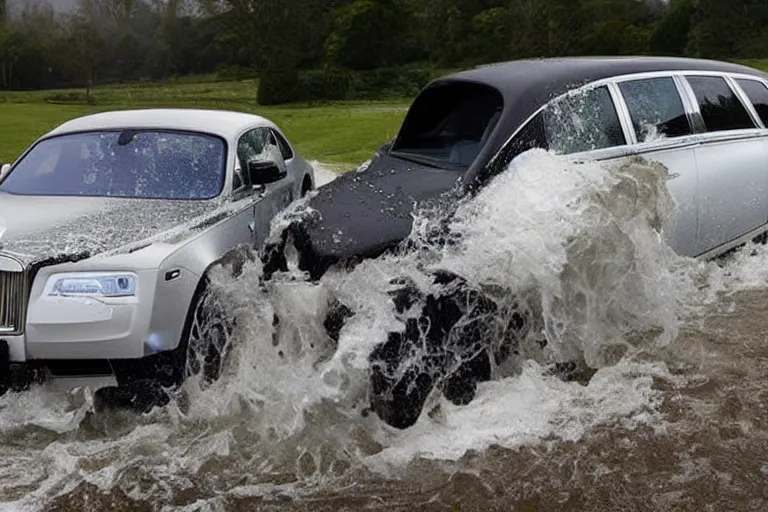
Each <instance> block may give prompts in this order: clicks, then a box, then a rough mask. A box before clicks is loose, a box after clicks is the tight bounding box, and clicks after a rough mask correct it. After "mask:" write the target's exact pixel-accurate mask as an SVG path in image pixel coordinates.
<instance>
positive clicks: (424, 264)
mask: <svg viewBox="0 0 768 512" xmlns="http://www.w3.org/2000/svg"><path fill="white" fill-rule="evenodd" d="M316 167H317V166H316ZM665 178H666V170H665V169H664V168H663V167H661V166H658V165H654V164H652V163H649V162H647V161H644V160H641V159H631V160H626V161H622V162H619V163H615V164H598V163H584V164H579V165H574V164H568V163H566V162H565V161H563V160H561V159H559V158H557V157H555V156H552V155H550V154H547V153H545V152H542V151H531V152H528V153H526V154H525V155H522V157H521V158H518V159H517V160H515V161H514V162H513V164H512V165H511V167H510V169H509V170H508V171H507V172H505V173H503V174H501V175H499V176H498V177H497V178H496V179H495V180H494V181H493V182H492V183H490V184H489V185H488V186H487V187H486V188H485V189H483V190H482V191H481V192H480V193H479V194H478V195H476V196H475V197H471V198H468V199H466V200H463V201H462V202H461V203H460V204H459V205H458V208H457V209H456V210H455V211H454V214H453V216H452V217H451V219H450V221H449V228H450V232H451V235H452V240H453V243H449V244H443V245H438V246H436V245H435V244H434V243H433V242H432V241H431V237H430V233H431V232H432V231H433V230H434V228H435V226H436V225H437V224H438V221H439V220H440V218H441V217H440V215H442V213H441V212H440V209H439V208H437V209H436V210H425V211H423V212H419V213H418V214H417V216H416V219H415V223H414V229H413V233H412V235H411V242H413V243H412V246H413V247H414V249H413V250H410V251H408V252H405V253H397V254H388V255H385V256H382V257H379V258H377V259H373V260H368V261H364V262H362V263H361V264H359V265H358V266H357V267H356V268H354V269H353V270H351V271H349V272H342V271H335V270H332V271H330V272H329V273H327V274H326V275H325V276H324V277H323V278H322V280H321V281H320V282H319V283H307V282H304V281H302V280H301V279H296V278H297V277H300V276H298V275H297V274H296V273H295V272H289V273H287V274H285V275H276V276H275V277H274V278H273V279H272V280H270V281H268V282H266V283H262V282H261V281H260V277H261V267H260V264H259V263H253V264H250V265H248V266H246V268H245V269H244V272H243V274H241V275H240V276H238V277H237V278H233V277H231V276H230V275H229V274H228V273H227V272H226V271H225V269H218V270H217V272H216V273H215V274H214V275H213V276H212V277H213V280H214V283H215V284H216V289H217V290H218V291H219V293H220V294H221V296H222V299H223V300H224V301H225V302H226V303H227V304H228V305H229V307H230V310H231V311H232V313H233V315H235V316H236V317H237V318H238V325H237V330H236V332H235V339H234V340H233V341H234V345H233V350H232V351H231V352H230V359H229V361H228V365H227V367H226V371H225V375H224V376H223V377H222V379H220V380H219V381H217V382H215V383H214V384H212V385H211V386H210V387H207V388H205V389H202V388H200V387H199V386H198V385H197V383H196V382H195V381H194V380H193V381H189V382H187V383H186V384H185V392H186V395H187V398H188V400H185V401H184V403H181V402H173V403H172V404H171V405H169V406H167V407H165V408H163V409H156V410H154V411H153V412H152V413H151V414H149V415H145V416H143V417H137V416H136V415H133V414H129V413H125V412H110V413H107V414H104V415H99V416H95V415H93V414H92V413H91V410H92V397H91V393H90V391H89V390H75V391H73V392H70V393H61V392H54V391H53V390H51V389H49V388H47V387H38V388H34V389H32V390H31V391H29V392H27V393H25V394H23V395H9V396H5V397H2V398H0V407H2V410H0V436H1V437H2V441H3V443H4V444H5V447H6V449H5V457H4V462H3V464H2V465H0V475H1V476H2V482H3V483H2V484H0V501H3V502H5V503H6V504H9V505H13V506H15V507H19V508H28V509H37V508H39V507H41V506H42V505H43V504H44V503H46V502H48V500H50V499H54V498H56V497H60V496H67V495H70V494H73V493H76V491H77V490H78V489H82V488H83V486H84V485H89V486H92V487H95V488H96V489H98V490H99V491H100V492H110V493H116V492H117V493H120V494H122V495H124V496H125V497H127V499H130V500H148V501H149V502H152V503H157V504H167V505H168V506H169V507H170V508H169V509H172V508H174V507H179V508H181V507H183V506H184V505H185V504H190V505H191V504H194V503H196V502H197V503H216V499H218V498H216V496H237V497H242V496H251V497H253V496H280V495H287V496H294V497H298V498H300V497H301V496H302V495H304V494H308V493H312V492H314V491H316V490H317V489H318V488H323V489H331V490H335V491H338V492H342V491H341V489H342V487H341V486H343V485H345V484H349V482H350V479H351V480H353V481H354V480H355V479H356V478H357V476H356V477H354V478H352V477H350V475H358V476H359V475H369V476H368V477H369V478H374V477H372V476H370V475H382V474H383V475H385V476H387V477H389V478H395V477H396V476H397V475H398V472H399V471H401V470H402V468H404V467H406V466H408V465H409V464H412V463H414V462H415V461H419V460H443V461H458V460H459V459H461V458H462V457H465V456H466V455H467V453H469V452H478V451H479V452H482V451H485V450H488V449H489V448H490V447H492V446H500V447H504V448H509V449H514V448H518V447H521V446H536V445H538V444H540V443H542V442H544V441H551V440H553V439H556V440H560V441H562V442H577V441H579V440H580V439H582V438H584V436H586V435H588V434H589V433H590V432H591V431H593V430H594V429H597V428H600V427H607V426H608V427H610V426H616V427H617V428H618V427H620V428H623V429H629V430H632V429H638V428H641V427H644V426H646V427H651V428H653V429H657V430H661V429H663V428H664V425H665V417H664V414H662V412H661V411H660V408H661V406H662V403H663V397H664V395H663V391H662V390H661V389H659V388H658V387H657V386H656V385H655V384H657V383H658V382H659V381H664V382H668V383H670V384H669V385H670V386H675V385H679V379H678V377H676V376H675V375H673V374H672V373H671V372H670V371H669V369H668V368H667V364H666V363H665V361H664V359H663V358H662V357H661V356H660V355H659V354H661V353H662V352H663V350H664V349H665V348H666V347H669V346H670V344H672V342H673V341H674V340H675V339H676V337H677V335H678V332H679V329H680V321H681V320H680V319H681V318H682V317H683V316H684V314H685V313H686V311H690V308H691V307H692V305H691V304H692V301H694V302H695V301H698V302H696V304H698V305H700V304H701V303H703V302H706V300H707V299H706V297H708V295H706V293H703V292H702V286H701V281H702V280H705V281H706V280H709V281H708V282H711V283H712V285H711V286H712V287H713V288H716V289H717V290H723V289H727V288H728V287H730V286H734V284H733V283H734V281H739V280H742V281H746V280H749V279H748V278H747V276H748V275H750V276H752V275H754V274H755V273H757V272H758V271H756V270H754V271H753V270H749V269H748V265H746V264H745V265H742V266H739V265H740V264H739V263H735V264H734V265H735V266H736V267H735V268H737V269H738V268H741V269H742V271H738V270H733V269H734V267H733V266H732V267H730V275H726V274H727V273H728V272H729V270H728V268H726V269H725V270H724V269H722V268H721V267H718V266H717V265H714V264H699V263H696V262H693V261H691V260H688V259H685V258H681V257H678V256H676V255H675V254H674V253H673V252H672V251H671V249H670V248H669V247H668V246H667V245H666V244H665V243H664V240H663V237H662V236H661V235H660V234H659V233H660V232H661V231H662V230H663V227H664V225H665V223H666V222H667V221H668V220H669V219H670V217H671V215H672V213H673V209H674V204H673V202H672V200H671V197H670V196H669V193H668V191H667V189H666V185H665ZM319 181H321V180H319ZM302 208H304V205H303V202H299V203H297V204H295V205H294V207H293V208H291V209H290V210H289V211H287V212H284V213H283V214H282V215H281V216H279V217H278V218H277V219H275V223H274V225H273V233H274V232H275V229H277V227H279V225H280V223H285V222H287V221H288V220H289V219H290V218H291V217H290V216H291V215H300V214H306V213H307V211H306V209H302ZM283 225H284V224H283ZM763 259H764V258H763ZM764 268H768V264H766V265H764V266H763V267H761V270H760V271H759V272H763V273H764V272H765V270H764ZM434 270H448V271H450V272H453V273H455V274H458V275H459V276H461V277H462V278H463V279H466V281H467V282H468V283H469V284H470V285H471V286H473V287H478V288H483V289H484V290H489V293H490V294H491V296H492V297H493V300H494V301H496V302H497V303H498V304H500V305H501V306H505V305H507V306H508V305H511V304H513V303H514V304H517V305H521V304H522V305H524V306H525V307H526V308H527V309H528V310H529V311H531V312H532V313H533V316H532V318H534V320H535V321H534V323H533V324H532V328H531V329H530V331H529V333H528V337H527V338H526V339H524V340H523V346H522V348H521V356H520V357H517V358H513V361H512V364H511V365H509V366H508V367H504V368H498V369H497V372H496V373H495V375H494V379H493V380H492V381H490V382H486V383H483V384H481V385H480V387H479V388H478V392H477V396H476V398H475V400H474V401H473V402H471V403H470V404H469V405H467V406H455V405H452V404H451V403H450V402H448V401H446V400H445V399H444V398H442V397H441V396H439V394H434V396H432V397H430V399H429V401H428V404H427V406H426V407H425V411H424V414H422V416H421V417H420V419H419V421H418V423H417V424H416V425H415V426H414V427H412V428H410V429H407V430H405V431H399V430H394V429H391V428H389V427H387V426H386V425H385V424H383V423H382V422H381V421H379V420H378V418H377V417H376V416H375V415H365V414H363V410H364V408H365V407H366V406H367V398H368V396H367V395H368V375H367V372H368V368H369V363H368V356H369V354H370V353H371V351H372V350H373V349H374V348H375V346H376V345H377V344H378V343H380V342H382V341H384V340H386V337H387V333H388V332H389V331H396V330H400V329H402V319H401V318H399V317H398V316H397V315H396V314H395V311H394V309H393V307H392V303H391V301H390V298H389V296H388V295H387V291H388V290H389V288H390V286H391V285H390V281H391V279H392V278H395V277H409V278H411V279H412V280H413V281H414V282H415V283H417V284H418V286H419V287H420V288H422V289H424V290H427V289H429V287H430V286H431V278H430V272H431V271H434ZM739 272H742V274H743V275H741V277H740V276H739ZM761 275H762V274H761ZM765 275H768V274H765ZM737 284H738V283H737ZM331 299H336V300H340V301H341V302H343V303H344V304H346V305H347V306H349V307H351V308H352V309H353V310H354V311H355V312H356V315H355V316H354V317H352V318H351V319H350V320H349V321H348V323H347V324H346V326H345V327H344V329H343V330H342V332H341V336H340V338H339V340H338V343H335V342H333V340H331V339H330V338H329V336H328V335H327V334H326V332H325V330H324V327H323V319H324V318H325V314H326V312H327V310H328V305H329V302H330V301H331ZM697 307H698V306H697ZM276 317H277V318H278V319H279V322H278V323H275V321H274V320H275V318H276ZM542 339H544V340H546V342H547V343H546V347H545V349H541V344H540V343H539V341H541V340H542ZM487 341H488V342H489V343H491V342H493V340H487ZM574 359H575V360H579V361H581V362H583V363H584V364H586V365H588V366H589V367H591V368H592V369H593V370H595V371H596V373H595V374H594V375H593V376H592V377H591V379H589V381H588V382H581V383H580V382H565V381H563V380H561V379H559V378H557V377H555V376H550V375H548V374H547V373H546V371H545V366H546V365H547V364H548V363H549V362H551V361H562V360H574ZM171 505H173V506H171ZM159 506H160V505H158V507H159ZM211 506H213V505H211Z"/></svg>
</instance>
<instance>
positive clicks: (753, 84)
mask: <svg viewBox="0 0 768 512" xmlns="http://www.w3.org/2000/svg"><path fill="white" fill-rule="evenodd" d="M736 81H737V82H738V83H739V86H741V88H742V89H743V90H744V92H745V93H746V95H747V97H748V98H749V101H751V102H752V105H754V107H755V110H757V115H758V116H760V119H761V120H762V121H763V124H764V125H765V126H768V87H766V86H765V84H763V83H762V82H758V81H757V80H748V79H739V80H736Z"/></svg>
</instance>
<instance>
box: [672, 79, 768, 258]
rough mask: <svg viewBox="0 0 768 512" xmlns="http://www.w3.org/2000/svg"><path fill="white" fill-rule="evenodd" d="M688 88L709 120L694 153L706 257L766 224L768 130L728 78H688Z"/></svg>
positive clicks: (700, 249) (701, 241) (702, 115)
mask: <svg viewBox="0 0 768 512" xmlns="http://www.w3.org/2000/svg"><path fill="white" fill-rule="evenodd" d="M685 83H686V84H687V87H688V88H689V94H690V96H691V99H692V100H694V101H695V105H694V107H695V108H697V110H698V112H697V115H698V116H700V118H701V120H702V121H703V130H702V133H700V134H698V136H697V139H698V140H699V142H700V144H699V145H697V146H696V147H695V148H694V156H695V158H696V165H697V168H698V172H699V237H698V247H697V248H698V253H699V254H700V255H701V254H704V253H708V252H710V251H713V250H715V249H718V248H719V247H721V246H723V245H724V244H727V243H728V242H731V241H734V240H736V239H737V238H739V237H741V236H742V235H746V234H748V233H750V232H752V231H754V230H756V229H757V228H760V227H761V226H763V225H764V224H765V223H766V219H768V155H766V146H765V140H764V131H763V130H762V129H761V128H760V127H759V126H758V124H757V121H756V119H755V118H754V117H753V115H752V114H751V113H750V109H748V108H747V106H746V105H745V104H744V103H743V102H742V100H741V98H739V95H738V94H737V93H736V90H735V89H734V88H733V87H732V85H731V84H730V83H729V81H728V80H727V79H726V78H725V77H723V76H717V75H704V74H696V75H692V74H687V75H686V76H685Z"/></svg>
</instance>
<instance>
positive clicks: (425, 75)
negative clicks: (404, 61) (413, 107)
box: [354, 66, 432, 99]
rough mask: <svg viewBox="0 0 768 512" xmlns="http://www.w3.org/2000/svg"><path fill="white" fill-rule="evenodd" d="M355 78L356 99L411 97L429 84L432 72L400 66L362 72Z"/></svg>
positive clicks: (426, 69) (420, 68)
mask: <svg viewBox="0 0 768 512" xmlns="http://www.w3.org/2000/svg"><path fill="white" fill-rule="evenodd" d="M355 78H356V80H355V85H354V95H355V97H356V98H359V99H371V98H378V97H381V96H397V97H412V96H414V95H416V94H417V93H418V92H419V91H420V90H421V89H422V88H424V86H425V85H427V84H428V83H429V82H430V80H431V79H432V72H431V70H430V69H428V68H422V67H414V66H400V67H389V68H380V69H374V70H371V71H362V72H359V73H357V74H356V75H355Z"/></svg>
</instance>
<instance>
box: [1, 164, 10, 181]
mask: <svg viewBox="0 0 768 512" xmlns="http://www.w3.org/2000/svg"><path fill="white" fill-rule="evenodd" d="M10 170H11V164H3V166H2V167H0V180H1V179H3V178H5V175H6V174H8V171H10Z"/></svg>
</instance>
